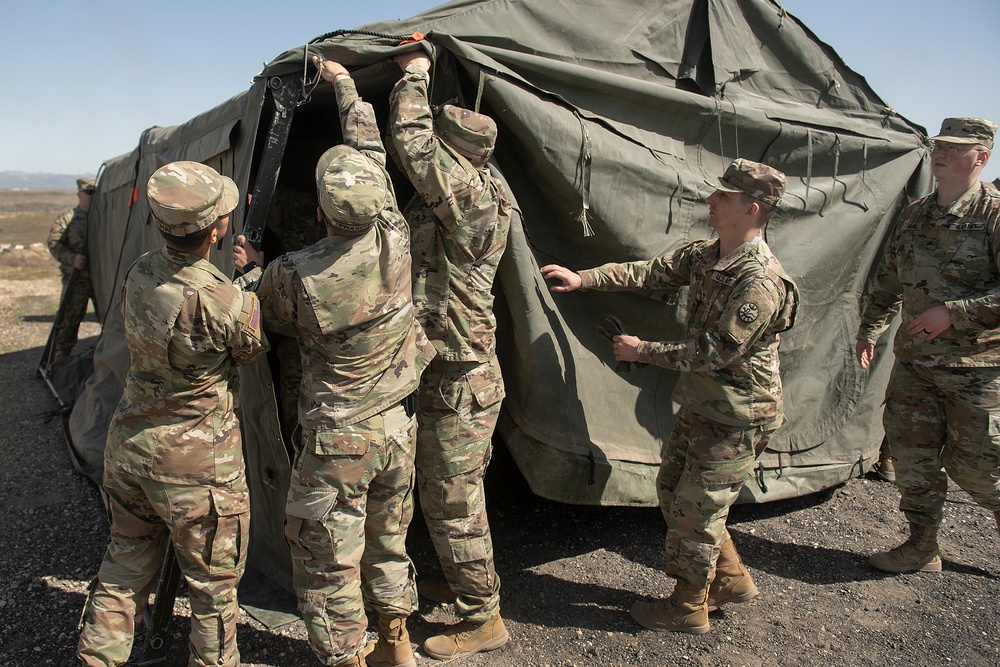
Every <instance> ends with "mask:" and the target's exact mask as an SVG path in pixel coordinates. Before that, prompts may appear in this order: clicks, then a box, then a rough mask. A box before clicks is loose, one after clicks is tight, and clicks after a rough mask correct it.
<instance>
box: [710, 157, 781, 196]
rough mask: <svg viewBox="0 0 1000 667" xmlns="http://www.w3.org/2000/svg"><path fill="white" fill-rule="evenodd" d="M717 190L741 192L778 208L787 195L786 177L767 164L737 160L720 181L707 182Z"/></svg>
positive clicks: (742, 159)
mask: <svg viewBox="0 0 1000 667" xmlns="http://www.w3.org/2000/svg"><path fill="white" fill-rule="evenodd" d="M705 183H707V184H708V185H710V186H711V187H713V188H715V189H716V190H722V191H723V192H739V193H742V194H747V195H750V196H751V197H753V198H754V199H759V200H761V201H762V202H764V203H765V204H770V205H771V206H777V204H778V202H779V201H781V195H783V194H784V193H785V175H784V174H783V173H781V172H780V171H778V170H777V169H775V168H774V167H769V166H767V165H766V164H761V163H760V162H753V161H751V160H746V159H744V158H737V159H735V160H733V163H732V164H731V165H729V168H728V169H726V173H725V174H723V175H722V177H721V178H719V180H718V181H716V182H714V183H713V182H712V181H705Z"/></svg>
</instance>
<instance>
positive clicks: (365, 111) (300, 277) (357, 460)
mask: <svg viewBox="0 0 1000 667" xmlns="http://www.w3.org/2000/svg"><path fill="white" fill-rule="evenodd" d="M314 62H315V64H316V66H317V68H318V69H319V70H320V73H321V74H322V76H323V78H324V79H325V80H327V81H330V82H331V83H333V85H334V89H335V91H336V94H337V101H338V104H339V108H340V119H341V126H342V129H343V133H344V145H340V146H334V147H333V148H331V149H330V150H328V151H326V152H325V153H324V154H323V155H322V157H321V158H320V160H319V163H318V165H317V167H316V185H317V189H318V196H319V204H320V208H319V210H318V212H317V213H318V216H319V218H320V220H321V221H323V222H324V223H325V225H326V233H327V236H326V238H324V239H323V240H321V241H319V242H318V243H315V244H313V245H311V246H308V247H306V248H304V249H303V250H300V251H298V252H293V253H289V254H286V255H284V256H282V257H280V258H279V259H278V260H277V261H275V262H271V263H270V264H269V265H268V266H267V268H266V269H265V270H264V271H263V275H262V276H261V278H260V282H259V285H258V286H257V287H256V290H257V294H258V295H259V296H260V298H261V302H262V307H263V319H264V322H265V324H266V326H267V327H269V328H274V329H277V330H279V331H284V332H287V333H289V334H291V335H294V336H296V337H298V339H299V340H300V342H301V346H302V351H303V355H302V356H303V368H302V386H301V393H300V398H299V409H298V415H299V426H300V430H299V431H298V434H299V437H298V438H297V439H296V448H297V455H296V458H295V464H294V466H293V470H292V479H291V486H290V488H289V491H288V501H287V505H286V514H287V520H286V524H285V537H286V538H287V539H288V542H289V545H290V547H291V551H292V563H293V581H294V584H295V590H296V593H297V594H298V598H299V610H300V611H301V613H302V617H303V619H304V621H305V624H306V629H307V630H308V633H309V643H310V645H311V646H312V649H313V652H314V653H315V655H316V657H317V658H319V660H320V661H321V662H322V663H323V664H325V665H338V666H347V665H351V666H353V667H358V666H363V665H365V664H366V658H365V657H363V656H362V649H364V648H365V644H364V638H365V629H366V627H367V625H368V622H367V618H366V616H365V602H367V604H368V605H370V607H371V608H372V609H374V610H375V611H376V612H377V613H378V627H379V639H378V642H377V643H375V644H374V645H372V646H371V647H369V651H370V652H369V654H368V656H367V664H368V665H371V666H373V667H381V666H387V665H404V666H408V667H412V666H413V665H415V664H416V663H415V660H414V657H413V651H412V648H411V646H410V643H409V636H408V634H407V631H406V618H407V617H408V616H409V615H410V613H411V612H412V611H413V610H414V608H415V607H416V602H417V592H416V586H415V583H414V578H413V577H414V570H413V565H412V563H411V562H410V559H409V557H408V556H407V554H406V548H405V541H406V530H407V528H408V526H409V523H410V519H411V518H412V516H413V484H414V468H413V457H414V446H415V438H416V420H415V418H414V416H413V412H414V411H413V409H412V403H411V402H410V401H409V400H408V397H409V396H411V395H412V394H413V393H414V392H415V391H416V389H417V384H418V382H419V370H418V367H417V358H416V356H417V338H418V333H419V326H418V325H417V324H416V321H415V320H414V317H413V303H412V297H411V288H410V284H411V277H410V261H411V260H410V239H409V233H408V231H409V230H408V228H407V225H406V220H405V219H404V218H403V216H402V214H401V213H400V212H399V210H398V208H397V207H396V198H395V193H394V192H393V188H392V182H391V181H390V180H389V175H388V173H387V172H386V170H385V150H384V148H383V146H382V141H381V138H380V136H379V131H378V126H377V125H376V122H375V113H374V110H373V109H372V106H371V105H370V104H368V103H367V102H364V101H362V100H361V99H360V98H359V97H358V93H357V90H356V89H355V86H354V81H353V80H352V79H351V77H350V75H349V74H348V72H347V70H346V69H345V68H344V67H343V66H342V65H340V64H338V63H334V62H332V61H320V60H318V59H317V60H315V61H314ZM239 241H240V245H239V246H237V248H236V249H234V263H235V264H236V266H237V267H238V268H241V267H242V268H244V269H245V268H246V267H247V266H251V265H250V264H246V261H247V259H249V260H251V261H253V262H257V261H260V260H262V257H261V255H260V254H259V253H257V252H255V251H254V250H253V249H252V248H250V247H248V246H245V245H244V244H243V241H244V239H243V237H240V238H239ZM259 272H260V270H259V269H257V268H251V270H250V271H249V272H247V273H245V274H244V278H245V279H247V280H254V279H255V278H256V276H257V275H259ZM362 579H364V585H363V586H362ZM362 591H364V598H365V600H364V601H363V600H362Z"/></svg>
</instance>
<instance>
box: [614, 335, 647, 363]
mask: <svg viewBox="0 0 1000 667" xmlns="http://www.w3.org/2000/svg"><path fill="white" fill-rule="evenodd" d="M612 340H614V347H615V359H617V360H618V361H639V343H641V342H642V341H640V340H639V339H638V338H636V337H635V336H627V335H620V336H615V337H614V338H613V339H612Z"/></svg>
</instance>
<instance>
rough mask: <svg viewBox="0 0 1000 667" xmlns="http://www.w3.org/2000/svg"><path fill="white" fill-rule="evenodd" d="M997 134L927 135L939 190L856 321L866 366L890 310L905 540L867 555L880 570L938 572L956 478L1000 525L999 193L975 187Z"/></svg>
mask: <svg viewBox="0 0 1000 667" xmlns="http://www.w3.org/2000/svg"><path fill="white" fill-rule="evenodd" d="M996 130H997V126H996V125H995V124H994V123H991V122H990V121H988V120H983V119H982V118H946V119H945V120H944V122H943V123H942V125H941V131H940V133H938V135H937V136H935V137H932V140H933V142H934V146H933V148H932V150H931V169H932V171H933V174H934V178H935V179H936V180H937V188H936V189H935V191H934V192H932V193H931V194H929V195H927V196H926V197H924V198H922V199H918V200H917V201H915V202H913V203H912V204H910V205H909V206H907V207H906V209H904V210H903V212H902V213H901V214H900V217H899V220H898V221H897V222H896V225H895V227H894V228H893V231H892V236H891V237H890V239H889V242H888V244H887V245H886V249H885V253H884V255H883V257H882V260H881V263H880V264H879V267H878V272H877V276H876V281H875V285H874V288H873V290H872V292H871V294H870V296H869V300H868V305H867V307H866V308H865V311H864V313H863V315H862V320H861V327H860V329H859V330H858V336H857V344H856V352H857V360H858V363H859V364H860V365H861V367H862V368H868V367H869V366H870V364H871V362H872V359H873V355H874V352H875V342H876V341H877V340H878V338H879V336H881V334H882V333H884V332H885V331H886V330H887V329H888V328H889V325H890V323H891V322H892V319H893V318H894V317H895V315H896V314H897V313H900V312H901V313H902V326H901V327H900V328H899V331H898V332H897V333H896V337H895V339H894V341H893V352H894V354H895V362H894V364H893V367H892V375H891V377H890V379H889V386H888V388H887V389H886V400H885V413H884V416H883V422H884V425H885V431H886V437H887V439H888V442H889V449H890V453H891V456H892V459H893V463H894V466H895V470H896V480H895V481H896V486H897V487H898V488H899V491H900V496H901V498H900V502H899V509H900V511H902V512H903V514H904V515H905V517H906V520H907V522H908V523H909V530H910V535H909V538H908V539H907V540H906V541H905V542H903V544H901V545H899V546H898V547H896V548H894V549H890V550H888V551H884V552H879V553H875V554H872V555H871V556H870V557H869V558H868V563H869V564H870V565H871V566H872V567H875V568H877V569H879V570H884V571H887V572H914V571H919V572H940V571H941V556H940V551H939V549H938V527H939V526H940V525H941V518H942V510H943V507H944V502H945V498H946V496H947V492H948V479H949V478H951V479H952V480H954V482H955V483H956V484H958V485H959V486H960V487H961V488H962V489H964V490H965V491H967V492H968V493H969V495H970V496H972V498H973V500H975V501H976V502H977V503H978V504H979V505H980V506H981V507H983V508H985V509H986V510H988V511H989V512H991V513H992V514H993V516H994V517H995V519H996V521H997V526H998V528H1000V429H998V428H997V424H998V423H1000V231H998V229H997V227H998V226H1000V192H997V190H996V189H995V188H993V187H991V186H990V185H989V184H987V183H982V182H980V180H979V175H980V174H981V173H982V170H983V167H985V166H986V162H987V161H988V160H989V158H990V153H991V152H992V149H993V140H994V137H995V135H996Z"/></svg>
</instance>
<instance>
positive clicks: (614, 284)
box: [541, 159, 798, 634]
mask: <svg viewBox="0 0 1000 667" xmlns="http://www.w3.org/2000/svg"><path fill="white" fill-rule="evenodd" d="M709 185H712V186H714V187H715V188H716V191H715V192H714V193H713V194H711V195H710V196H709V197H708V209H709V219H708V224H709V225H711V226H712V228H713V229H715V231H716V233H717V234H718V239H714V240H711V241H705V240H699V241H693V242H691V243H688V244H687V245H684V246H682V247H680V248H678V249H677V250H674V251H673V252H670V253H668V254H666V255H664V256H662V257H658V258H656V259H652V260H648V261H640V262H628V263H624V264H605V265H603V266H599V267H597V268H594V269H589V270H586V271H580V272H579V273H577V272H574V271H571V270H569V269H567V268H565V267H562V266H558V265H555V264H550V265H548V266H543V267H542V268H541V273H542V276H543V277H545V278H552V279H555V280H557V281H559V283H558V284H557V285H553V286H552V288H551V289H552V291H554V292H570V291H573V290H576V289H597V290H604V291H617V290H625V289H662V288H665V287H669V286H675V287H676V286H683V285H690V286H691V292H690V296H689V307H688V313H687V323H686V325H685V337H684V340H681V341H676V342H661V343H655V342H647V341H641V340H639V339H638V338H636V337H635V336H626V335H619V336H615V337H614V350H615V358H616V359H618V360H619V361H639V362H644V363H652V364H656V365H658V366H664V367H666V368H671V369H673V370H676V371H680V379H678V381H677V386H676V388H675V389H674V393H673V397H672V398H673V401H674V402H675V403H677V404H679V405H680V406H681V410H680V413H679V414H678V416H677V423H676V424H675V425H674V428H673V430H672V431H671V432H670V438H669V439H668V440H667V441H666V443H664V445H663V453H662V463H661V464H660V471H659V474H658V475H657V479H656V485H657V495H658V497H659V500H660V509H661V510H662V512H663V516H664V518H665V519H666V522H667V550H666V551H667V567H666V571H667V574H668V575H670V576H671V577H673V578H675V579H676V580H677V583H676V585H675V587H674V591H673V594H672V595H671V596H670V597H669V598H667V599H665V600H660V601H659V602H654V603H647V602H638V603H636V604H635V605H633V607H632V609H631V610H630V612H631V614H632V617H633V618H634V619H635V620H636V621H637V622H638V623H639V624H640V625H642V626H643V627H645V628H649V629H650V630H658V631H661V632H662V631H680V632H687V633H691V634H702V633H705V632H708V631H709V629H710V628H709V623H708V612H709V610H710V609H715V608H717V607H718V606H719V605H722V604H726V603H730V602H746V601H748V600H750V599H752V598H754V597H756V596H757V586H756V585H754V583H753V581H752V579H751V578H750V573H749V572H748V571H747V569H746V568H745V567H744V566H743V563H742V561H741V560H740V557H739V554H737V552H736V547H735V545H734V544H733V541H732V538H731V537H730V535H729V532H728V531H727V530H726V518H727V517H728V515H729V507H730V506H731V505H732V504H733V502H735V501H736V498H737V496H738V495H739V492H740V489H741V488H742V487H743V484H744V483H745V482H746V480H747V478H748V477H749V476H750V473H751V471H752V470H753V464H754V461H756V459H757V457H758V456H760V455H761V453H762V452H763V451H764V449H765V448H766V447H767V443H768V442H769V441H770V439H771V436H772V435H773V434H774V431H775V429H777V428H778V427H779V426H781V425H782V424H783V423H784V421H785V418H784V413H783V398H782V390H781V376H780V373H779V368H778V342H779V334H780V333H781V332H783V331H787V330H788V329H789V328H791V326H792V323H793V321H794V319H795V311H796V307H797V304H798V291H797V290H796V287H795V284H794V283H793V282H792V281H791V279H790V278H789V277H788V275H787V274H786V273H785V272H784V270H783V269H782V268H781V264H780V263H779V262H778V260H777V258H776V257H775V256H774V255H773V254H772V253H771V250H770V248H768V246H767V243H765V242H764V239H763V238H762V237H761V232H762V230H763V228H764V225H765V224H766V223H767V221H768V219H769V218H770V216H771V214H772V212H773V210H774V207H775V206H776V205H777V204H778V201H779V200H780V199H781V195H782V194H783V193H784V189H785V175H784V174H782V173H781V172H780V171H777V170H776V169H774V168H772V167H768V166H766V165H763V164H759V163H756V162H751V161H750V160H744V159H738V160H736V161H734V162H733V163H732V164H731V165H730V166H729V168H728V169H727V170H726V173H725V175H724V176H723V177H722V178H720V179H719V180H718V182H717V183H709Z"/></svg>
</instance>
